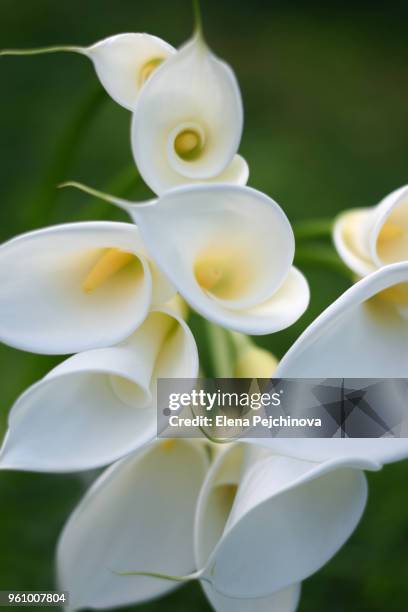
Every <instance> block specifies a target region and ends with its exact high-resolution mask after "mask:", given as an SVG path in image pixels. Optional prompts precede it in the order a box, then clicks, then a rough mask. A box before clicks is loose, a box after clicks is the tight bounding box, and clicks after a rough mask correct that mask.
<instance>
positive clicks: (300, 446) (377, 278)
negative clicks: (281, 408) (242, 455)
mask: <svg viewBox="0 0 408 612" xmlns="http://www.w3.org/2000/svg"><path fill="white" fill-rule="evenodd" d="M407 282H408V263H399V264H393V265H390V266H386V267H383V268H381V269H380V270H378V271H377V272H375V273H373V274H371V275H370V276H368V277H366V278H364V279H363V280H361V281H359V282H358V283H356V284H355V285H354V286H353V287H351V288H350V289H349V290H348V291H346V292H345V293H344V294H343V295H342V296H341V297H340V298H339V299H338V300H336V301H335V302H334V303H333V304H332V305H331V306H329V308H327V309H326V310H325V311H324V312H323V313H322V314H321V315H320V316H319V317H318V318H317V319H316V320H315V321H314V322H313V323H312V324H311V325H310V326H309V327H308V328H307V329H306V331H305V332H304V333H303V334H302V335H301V336H300V337H299V338H298V340H297V341H296V342H295V344H294V345H293V346H292V347H291V349H290V350H289V351H288V353H287V354H286V355H285V356H284V357H283V359H282V360H281V362H280V364H279V366H278V368H277V370H276V372H275V376H276V377H277V378H331V377H332V378H339V377H344V378H351V379H352V378H406V375H407V371H408V321H407V319H406V318H404V317H402V316H401V315H400V313H399V312H398V309H397V308H396V307H395V306H393V304H392V303H390V302H389V300H387V299H385V300H384V299H381V298H380V297H379V296H378V294H381V292H382V291H384V290H387V289H388V290H389V289H390V288H392V287H394V286H395V285H400V283H407ZM372 298H375V299H374V300H373V299H372ZM395 393H396V396H395V397H399V396H398V389H396V390H395ZM390 397H391V395H390ZM300 401H301V400H300ZM259 442H261V443H268V444H269V445H270V446H271V447H272V448H273V449H274V450H276V451H277V452H282V453H284V454H290V455H292V456H295V457H302V458H305V459H310V460H316V461H321V460H326V459H329V458H333V457H349V458H354V459H356V460H357V459H358V458H368V459H372V460H374V461H378V462H380V463H388V462H391V461H397V460H399V459H402V458H404V457H407V456H408V439H407V438H400V439H397V438H378V439H359V438H357V439H352V438H350V439H309V440H308V439H302V440H301V439H296V440H290V439H286V440H284V439H274V440H269V441H265V440H263V441H261V440H259V441H258V443H259Z"/></svg>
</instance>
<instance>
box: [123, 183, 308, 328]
mask: <svg viewBox="0 0 408 612" xmlns="http://www.w3.org/2000/svg"><path fill="white" fill-rule="evenodd" d="M119 205H121V206H124V204H123V202H121V203H120V204H119ZM127 210H128V212H129V213H130V214H131V216H132V218H133V219H134V220H135V221H136V222H137V223H138V225H139V228H140V231H141V233H142V235H143V239H144V241H145V243H146V244H147V245H148V246H149V250H150V253H151V254H152V256H153V258H154V259H155V261H156V262H157V264H158V265H159V266H160V267H161V269H162V270H163V272H164V273H165V274H166V276H167V277H168V278H169V279H170V280H171V281H172V283H173V284H174V285H175V287H177V289H178V291H179V292H180V293H181V295H182V296H183V297H184V298H185V300H186V301H187V302H188V303H189V304H190V305H191V306H192V307H193V308H195V309H196V310H197V311H198V312H200V314H202V315H203V316H205V317H206V318H208V319H210V320H213V321H215V322H216V323H219V324H221V325H224V326H225V327H230V328H232V329H237V330H238V331H245V332H247V333H259V334H260V333H267V332H268V331H276V329H282V326H287V325H288V324H290V323H291V322H293V319H294V320H296V318H298V317H299V316H300V314H301V313H302V312H303V310H304V308H305V307H306V305H307V301H308V289H307V285H306V282H305V281H304V279H303V277H301V275H300V273H299V272H293V271H292V272H291V273H290V270H291V263H292V260H293V255H294V239H293V232H292V229H291V226H290V224H289V222H288V220H287V217H286V216H285V214H284V212H283V211H282V209H281V208H280V207H279V206H278V204H276V203H275V202H274V201H273V200H271V199H270V198H268V197H267V196H266V195H265V194H262V193H261V192H258V191H255V190H254V189H251V188H249V187H239V186H234V185H228V184H219V185H196V186H186V187H180V188H178V189H174V190H172V191H170V192H167V193H166V194H165V195H164V196H162V197H161V198H160V199H159V200H158V201H157V202H156V203H153V204H151V205H138V204H135V205H130V206H127ZM279 292H280V293H279ZM285 295H290V296H291V298H295V299H294V300H293V302H292V303H289V302H288V301H287V300H286V299H284V296H285ZM270 298H272V300H271V301H270V302H269V301H268V300H269V299H270ZM265 302H267V303H265ZM283 302H285V304H284V308H283V309H282V306H283ZM286 302H287V303H286ZM264 303H265V304H264ZM242 311H248V312H242Z"/></svg>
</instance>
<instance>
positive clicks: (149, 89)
mask: <svg viewBox="0 0 408 612" xmlns="http://www.w3.org/2000/svg"><path fill="white" fill-rule="evenodd" d="M242 125H243V110H242V101H241V94H240V91H239V87H238V83H237V81H236V78H235V75H234V73H233V72H232V70H231V68H230V67H229V66H227V64H225V63H224V62H222V61H221V60H219V59H218V58H216V57H215V56H214V55H213V54H212V53H211V51H210V50H209V48H208V47H207V45H206V43H205V42H204V41H203V39H202V36H201V35H199V34H198V35H196V36H194V37H193V39H192V40H191V41H189V42H188V43H187V44H186V45H185V46H184V47H182V48H181V49H180V50H179V51H178V52H177V53H176V54H174V55H173V56H172V57H170V58H169V59H168V60H167V61H166V62H165V63H163V65H162V66H160V67H159V68H158V69H157V70H156V71H155V73H154V74H153V76H152V78H150V79H149V81H148V82H147V83H146V84H145V86H144V87H143V90H142V92H141V94H140V96H139V100H138V103H137V107H136V110H135V113H134V116H133V124H132V149H133V155H134V158H135V161H136V164H137V167H138V169H139V171H140V173H141V175H142V177H143V179H144V180H145V181H146V183H147V184H148V185H149V187H150V188H151V189H152V190H153V191H154V192H155V193H157V194H162V193H164V192H165V191H166V190H168V189H169V188H171V187H174V186H177V185H178V184H183V183H190V182H192V181H196V180H200V181H203V180H214V178H215V177H218V180H229V179H235V180H238V181H239V182H244V181H246V179H247V168H246V163H245V162H244V161H243V160H242V158H235V159H234V156H235V154H236V153H237V150H238V146H239V142H240V139H241V133H242ZM231 164H233V167H231ZM220 175H221V176H220ZM226 177H228V178H226Z"/></svg>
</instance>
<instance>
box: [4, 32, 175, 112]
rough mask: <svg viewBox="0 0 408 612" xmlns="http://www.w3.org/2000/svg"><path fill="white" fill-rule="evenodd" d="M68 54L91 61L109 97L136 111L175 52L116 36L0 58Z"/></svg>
mask: <svg viewBox="0 0 408 612" xmlns="http://www.w3.org/2000/svg"><path fill="white" fill-rule="evenodd" d="M59 51H64V52H65V51H68V52H73V53H80V54H81V55H85V56H86V57H88V58H89V59H90V60H91V61H92V63H93V65H94V67H95V71H96V73H97V75H98V77H99V80H100V82H101V83H102V85H103V87H104V88H105V89H106V91H107V92H108V94H109V95H110V96H111V97H112V98H113V99H114V100H115V102H117V103H118V104H120V105H121V106H124V107H125V108H127V109H129V110H134V108H135V107H136V102H137V99H138V97H139V93H140V91H141V89H142V87H143V85H144V84H145V82H146V81H147V79H148V78H149V77H150V76H151V74H152V73H153V72H154V71H155V70H156V68H157V67H158V66H159V65H160V64H161V63H162V62H163V61H164V60H166V59H167V58H168V57H169V56H170V55H171V54H173V53H175V49H174V48H173V47H172V46H171V45H169V44H168V43H166V42H165V41H164V40H161V39H160V38H157V36H151V35H150V34H135V33H133V32H132V33H126V34H117V35H116V36H109V37H108V38H105V39H104V40H100V41H99V42H97V43H95V44H94V45H91V46H90V47H73V46H71V47H65V46H59V47H48V48H45V49H27V50H24V49H21V50H19V49H16V50H13V49H6V50H5V51H2V52H1V53H0V55H37V54H42V53H54V52H59Z"/></svg>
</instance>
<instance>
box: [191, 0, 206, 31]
mask: <svg viewBox="0 0 408 612" xmlns="http://www.w3.org/2000/svg"><path fill="white" fill-rule="evenodd" d="M193 13H194V31H195V33H196V34H197V36H199V37H200V38H204V34H203V20H202V16H201V7H200V0H193Z"/></svg>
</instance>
